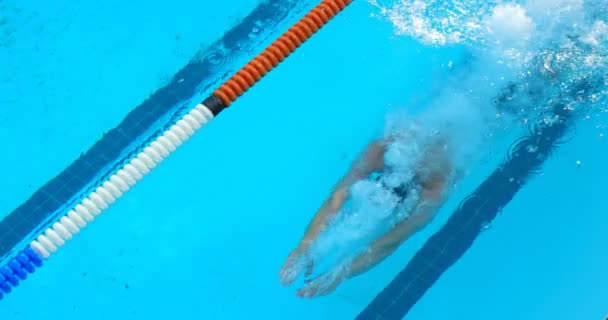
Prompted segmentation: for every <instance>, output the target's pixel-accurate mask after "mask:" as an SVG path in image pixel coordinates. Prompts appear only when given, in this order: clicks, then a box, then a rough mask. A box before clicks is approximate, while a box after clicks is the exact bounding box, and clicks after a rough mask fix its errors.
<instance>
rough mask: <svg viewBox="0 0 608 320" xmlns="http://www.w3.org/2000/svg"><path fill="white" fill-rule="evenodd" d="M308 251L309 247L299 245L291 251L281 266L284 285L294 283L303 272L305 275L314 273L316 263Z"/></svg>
mask: <svg viewBox="0 0 608 320" xmlns="http://www.w3.org/2000/svg"><path fill="white" fill-rule="evenodd" d="M307 251H308V250H307V249H304V248H302V247H298V248H297V249H296V250H294V251H293V252H291V254H290V255H289V257H288V258H287V261H285V264H284V265H283V268H281V272H279V274H280V275H281V283H283V285H285V286H288V285H290V284H292V283H293V282H294V281H295V280H296V279H297V278H298V277H299V276H300V275H301V274H302V273H304V276H309V275H311V274H312V272H313V267H314V263H313V261H312V259H311V258H310V256H309V255H308V252H307Z"/></svg>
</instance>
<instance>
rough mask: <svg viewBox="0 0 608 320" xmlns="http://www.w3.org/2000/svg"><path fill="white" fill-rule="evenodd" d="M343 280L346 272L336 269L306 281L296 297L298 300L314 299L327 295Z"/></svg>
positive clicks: (342, 269)
mask: <svg viewBox="0 0 608 320" xmlns="http://www.w3.org/2000/svg"><path fill="white" fill-rule="evenodd" d="M345 278H346V270H345V269H344V268H338V269H337V270H335V271H332V272H329V273H326V274H322V275H320V276H318V277H316V278H314V279H311V280H307V281H306V285H305V286H304V287H303V288H302V289H300V290H298V292H297V293H296V295H297V296H298V297H300V298H316V297H320V296H324V295H328V294H330V293H332V292H334V290H336V288H337V287H338V286H339V285H340V283H342V281H344V279H345Z"/></svg>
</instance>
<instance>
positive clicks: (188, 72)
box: [0, 0, 298, 260]
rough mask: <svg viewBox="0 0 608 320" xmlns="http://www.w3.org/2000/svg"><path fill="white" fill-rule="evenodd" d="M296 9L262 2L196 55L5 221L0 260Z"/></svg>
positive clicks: (0, 228)
mask: <svg viewBox="0 0 608 320" xmlns="http://www.w3.org/2000/svg"><path fill="white" fill-rule="evenodd" d="M296 5H298V1H297V0H276V1H263V2H262V3H261V4H259V5H258V6H257V7H256V8H255V9H254V10H253V11H252V12H251V13H250V14H249V15H248V16H246V17H245V18H244V19H243V20H242V21H241V22H240V23H239V24H238V25H236V26H234V27H233V28H232V29H230V30H229V31H228V32H226V33H225V34H224V36H223V37H222V38H221V39H220V40H218V41H216V42H215V43H214V44H212V45H211V47H209V48H208V49H206V51H204V52H200V53H199V54H197V55H196V57H194V58H193V59H192V60H191V61H190V62H189V63H188V64H187V65H186V66H185V67H184V68H182V69H181V70H180V71H179V72H177V74H175V76H174V77H173V79H172V81H171V83H169V84H168V85H167V86H165V87H163V88H160V89H159V90H157V91H156V92H155V93H154V94H153V95H151V96H150V97H149V98H148V99H147V100H145V101H144V102H143V103H142V104H140V105H139V106H137V107H136V108H134V109H133V111H131V112H130V113H129V114H128V115H127V116H126V118H125V119H124V120H123V121H122V123H120V125H118V126H117V127H116V128H114V129H112V130H110V131H109V132H107V133H106V134H105V135H104V136H103V137H102V138H101V139H100V140H99V141H97V143H95V145H93V147H91V148H90V149H89V150H88V151H87V152H86V153H84V154H83V155H82V156H81V157H80V158H79V159H77V160H76V161H74V162H73V163H72V164H71V165H70V166H69V167H68V168H67V169H65V170H64V171H63V172H61V173H60V174H59V175H58V176H56V177H55V178H53V179H52V180H51V181H49V182H48V183H47V184H46V185H44V186H43V187H42V188H40V189H39V190H37V191H36V192H35V193H34V194H33V195H32V196H31V197H30V198H29V199H28V200H27V201H25V202H24V203H23V204H22V205H20V206H19V207H18V208H17V209H15V210H14V211H13V212H11V213H10V214H9V215H8V216H6V217H5V218H4V219H3V220H2V221H0V260H1V258H5V257H6V256H7V255H8V254H9V253H10V252H11V250H13V248H14V247H15V246H16V245H17V244H19V243H20V242H21V241H24V240H25V239H27V237H28V236H29V235H30V234H31V233H32V232H36V231H38V230H39V229H41V228H42V227H44V225H45V224H46V223H47V222H48V221H49V220H50V219H54V218H55V216H56V215H57V214H59V213H61V212H60V210H61V209H63V208H64V206H66V205H71V204H72V203H73V202H75V201H76V200H78V199H79V198H80V197H81V195H82V194H83V193H84V192H85V191H86V190H87V189H88V188H91V186H92V185H93V184H94V183H95V182H96V181H99V179H100V178H101V177H103V176H105V175H107V174H108V173H110V172H111V169H112V166H113V165H114V166H115V165H116V163H117V161H120V160H121V155H124V153H125V152H127V151H130V150H128V149H129V148H130V147H131V145H132V144H133V143H134V141H138V140H140V139H141V137H142V136H144V135H146V134H150V133H149V132H150V130H152V129H154V126H155V125H156V124H157V123H158V121H159V119H163V118H166V117H171V116H172V115H174V114H175V113H176V112H177V111H178V109H179V107H180V106H179V104H180V103H184V102H186V101H187V100H188V99H190V98H191V97H192V96H194V94H195V93H196V90H198V89H200V88H203V90H207V89H209V88H210V87H211V86H212V85H215V83H216V82H217V81H218V80H219V79H220V78H221V77H222V76H226V75H223V74H221V73H222V72H226V70H224V69H225V68H224V64H225V63H226V62H228V61H231V60H234V59H237V58H238V57H239V56H241V55H242V54H243V50H242V49H243V48H252V47H254V46H255V44H256V40H257V39H259V38H260V37H259V35H260V34H262V33H265V32H267V30H272V28H274V27H275V26H276V25H277V24H278V23H279V22H280V21H281V20H283V19H285V18H286V17H287V16H288V14H289V11H290V10H292V9H293V8H294V7H295V6H296ZM260 26H263V28H260ZM256 35H258V37H256ZM245 52H247V51H245ZM75 177H77V179H76V178H75Z"/></svg>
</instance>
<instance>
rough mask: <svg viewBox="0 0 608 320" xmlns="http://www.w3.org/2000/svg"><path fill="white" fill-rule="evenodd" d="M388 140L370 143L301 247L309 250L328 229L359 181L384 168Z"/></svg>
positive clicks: (310, 227) (323, 208)
mask: <svg viewBox="0 0 608 320" xmlns="http://www.w3.org/2000/svg"><path fill="white" fill-rule="evenodd" d="M386 142H387V141H386V140H376V141H374V142H372V143H370V144H369V145H368V147H367V149H366V150H365V151H364V152H363V154H362V155H361V156H360V157H359V158H358V159H357V160H356V161H355V163H354V164H353V165H352V167H351V168H350V170H349V172H348V173H347V174H346V175H344V177H343V178H342V179H341V180H340V181H339V182H338V184H337V185H336V186H335V188H334V191H333V192H332V193H331V195H330V196H329V197H328V198H327V199H326V200H325V202H324V203H323V205H322V206H321V208H320V209H319V210H318V211H317V214H316V215H315V217H314V218H313V219H312V221H311V222H310V224H309V225H308V228H307V229H306V233H305V234H304V237H303V239H302V241H301V242H300V246H301V247H302V249H307V248H308V247H309V246H310V245H311V244H312V243H313V242H314V241H315V240H316V239H317V237H318V236H319V235H320V234H321V232H323V230H324V229H325V228H326V227H327V225H328V224H329V222H330V221H331V218H333V217H334V216H335V215H336V214H337V213H338V211H339V210H340V208H341V207H342V205H343V204H344V201H345V200H346V198H347V197H348V189H349V188H350V187H351V186H352V185H353V184H354V183H356V182H357V181H359V180H362V179H365V178H366V177H367V176H369V175H370V174H371V173H373V172H374V171H379V170H382V169H383V168H384V153H385V152H386Z"/></svg>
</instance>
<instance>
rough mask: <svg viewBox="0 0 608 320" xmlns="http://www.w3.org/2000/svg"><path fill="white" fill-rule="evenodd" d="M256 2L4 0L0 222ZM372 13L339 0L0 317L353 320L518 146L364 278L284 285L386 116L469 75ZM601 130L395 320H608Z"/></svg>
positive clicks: (584, 135)
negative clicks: (317, 290)
mask: <svg viewBox="0 0 608 320" xmlns="http://www.w3.org/2000/svg"><path fill="white" fill-rule="evenodd" d="M257 4H258V3H257V2H255V1H246V2H242V1H238V2H237V1H232V2H231V1H226V2H222V4H211V3H207V4H194V3H191V2H188V1H184V2H177V3H175V2H172V3H160V2H159V3H149V2H146V3H144V2H140V3H137V2H132V4H130V5H129V6H126V5H124V4H119V3H118V2H117V3H115V4H112V3H108V2H106V3H105V4H104V5H100V4H94V3H93V2H89V1H81V2H77V3H74V2H69V3H68V2H65V3H64V4H62V5H60V4H58V3H55V4H53V5H52V6H51V5H47V6H43V5H42V4H32V5H31V7H30V8H25V7H22V6H21V5H20V6H21V7H18V6H17V5H15V4H11V3H10V2H6V1H5V2H3V3H0V6H2V7H1V8H2V13H3V14H4V16H5V17H8V19H6V20H5V21H6V22H5V24H4V25H2V26H0V28H3V29H0V32H4V34H3V37H4V38H3V39H4V41H5V42H4V43H5V45H4V46H2V47H0V55H4V56H5V57H6V60H4V59H3V60H4V61H11V63H6V64H4V65H3V67H2V68H3V69H2V77H3V78H4V79H3V82H2V84H1V85H2V87H1V88H2V89H0V90H1V91H0V92H2V95H3V96H2V98H0V103H2V105H3V106H6V109H5V108H4V107H3V110H7V111H6V113H5V114H4V115H3V116H0V117H1V118H0V122H2V123H4V124H2V126H1V128H0V130H2V131H0V132H1V133H2V134H3V136H5V137H11V138H10V139H6V143H7V144H6V146H5V150H7V156H5V157H3V158H2V161H3V162H2V166H0V167H1V168H3V169H0V170H3V171H2V173H3V177H4V179H3V182H2V184H1V185H0V186H1V187H2V190H3V191H5V198H4V199H6V201H4V200H3V201H2V202H1V204H0V209H2V211H0V215H2V214H5V213H8V212H10V211H11V210H12V209H13V208H15V207H16V206H18V205H19V204H20V203H22V202H23V201H25V200H26V199H27V198H28V197H29V196H30V195H31V193H32V192H33V191H34V190H35V189H37V188H38V187H40V186H41V185H43V184H44V183H45V182H46V181H47V180H49V179H50V178H52V177H53V176H55V175H56V174H57V173H58V172H60V171H61V170H62V169H63V168H65V167H66V166H67V165H68V164H69V163H70V162H71V161H73V160H74V159H75V158H76V157H77V156H78V155H79V154H80V153H81V152H84V151H86V149H87V148H88V147H89V146H90V145H92V143H94V141H96V140H97V139H98V138H99V137H100V136H101V134H102V133H103V132H105V131H107V130H109V129H111V128H113V127H114V126H116V125H117V124H118V123H119V122H120V121H121V120H122V119H123V118H124V116H125V115H126V114H127V113H129V112H130V111H131V109H132V108H133V107H134V106H136V105H138V104H139V103H140V102H141V100H142V99H145V98H146V97H147V95H149V94H150V93H152V92H153V91H154V90H155V89H156V88H158V87H160V86H162V85H163V84H164V83H166V81H167V80H166V79H167V77H170V76H171V75H172V74H173V73H175V72H176V71H177V70H179V68H181V67H182V66H183V65H184V64H186V63H187V62H188V61H189V60H190V59H191V57H192V56H193V55H195V53H196V52H197V51H198V50H199V49H201V47H204V45H205V44H206V43H210V42H212V41H214V40H215V39H216V38H218V37H220V36H221V35H222V33H223V31H224V30H226V29H227V28H229V27H230V26H231V25H233V24H235V23H238V20H239V19H240V17H243V16H245V15H246V14H247V13H248V12H249V11H250V10H252V8H253V7H255V6H256V5H257ZM314 4H315V3H314V2H310V3H303V6H305V7H306V6H307V7H308V8H309V7H310V6H311V5H314ZM17 8H20V9H21V10H20V11H19V10H17ZM371 13H377V11H376V9H375V8H374V7H372V6H369V4H368V3H367V2H364V1H355V3H354V4H353V5H352V6H351V7H350V8H348V10H347V11H345V12H344V13H343V14H342V15H340V16H338V17H337V18H336V19H335V21H332V22H331V23H330V24H329V25H328V26H327V27H326V28H325V29H323V30H322V32H320V33H319V34H318V35H316V36H315V37H314V38H313V39H312V40H311V41H310V42H308V43H307V44H306V45H304V46H303V47H302V48H301V49H300V50H299V51H297V52H296V53H295V54H294V55H293V56H292V57H290V58H289V59H288V61H286V62H285V63H284V64H283V65H281V67H279V68H278V69H276V70H275V71H273V72H272V73H270V74H269V75H268V76H267V77H266V78H265V79H264V80H263V81H262V82H260V84H259V85H258V86H256V87H255V88H254V89H252V90H251V91H250V92H248V93H247V94H246V95H244V96H243V97H242V99H241V100H239V101H238V103H235V104H234V105H233V106H232V107H231V108H230V109H228V110H227V111H226V112H225V113H222V115H221V116H220V117H218V119H217V120H216V121H215V122H214V123H212V124H211V125H210V126H209V127H207V128H206V129H204V130H203V132H201V133H199V134H197V135H196V136H195V137H194V138H193V139H192V140H191V141H190V142H188V143H187V144H186V145H184V146H183V147H182V148H180V149H179V150H178V152H176V153H175V154H174V155H173V156H172V157H169V158H168V159H167V160H166V161H165V162H164V163H163V164H162V165H161V166H160V167H159V168H158V169H157V170H155V171H154V173H153V174H151V175H150V176H149V177H148V178H146V179H144V181H142V183H140V184H139V185H138V187H137V188H135V189H134V190H132V191H131V192H130V193H129V194H128V195H127V196H125V197H124V198H123V199H121V200H120V201H118V202H117V203H116V205H115V206H114V207H113V208H112V209H111V210H110V211H109V212H108V214H106V215H104V216H103V217H101V218H99V219H98V220H97V221H96V222H95V223H94V224H92V225H91V226H90V227H87V228H86V229H85V232H83V233H82V235H80V236H78V239H77V240H76V241H73V242H72V243H70V244H69V245H68V246H67V247H66V248H65V249H64V250H63V252H62V253H60V254H58V255H57V256H56V257H54V258H53V259H52V260H50V261H49V262H48V263H47V265H46V266H45V267H44V268H43V269H41V270H40V271H39V272H37V273H36V274H35V275H34V276H32V277H31V279H29V280H28V281H25V282H24V284H22V285H21V286H20V287H19V288H18V289H17V290H16V291H15V292H14V293H12V294H11V295H10V296H8V297H7V298H5V300H3V301H2V303H0V314H1V315H2V316H3V319H4V318H6V319H32V318H34V317H38V318H42V319H54V318H59V317H63V318H71V317H73V318H85V319H102V318H107V317H115V318H118V319H155V318H164V317H183V318H187V319H190V318H210V319H242V318H258V317H259V318H265V319H285V318H288V319H308V318H311V317H312V318H320V319H352V318H354V317H355V316H356V315H357V314H358V313H359V312H360V311H361V310H362V309H363V308H364V307H365V306H366V305H367V304H368V303H369V302H370V301H371V300H372V299H373V298H374V297H375V295H376V294H377V293H378V292H380V290H382V288H384V286H385V285H386V284H388V283H389V281H390V280H391V279H392V278H393V277H394V276H395V275H396V274H397V273H398V272H399V271H400V270H401V269H402V268H403V267H404V266H405V265H406V264H407V262H408V261H409V259H410V258H411V257H412V256H413V255H414V254H415V252H416V251H417V250H418V249H419V248H420V247H421V246H422V245H423V244H424V242H425V241H426V239H427V238H428V237H429V236H431V235H432V234H433V233H434V232H436V231H437V230H438V229H440V228H441V227H442V225H443V224H444V223H445V221H446V220H447V218H448V217H449V214H450V213H451V212H452V210H453V209H454V208H455V207H456V206H458V204H459V203H460V201H461V200H462V198H463V197H465V196H466V195H467V194H468V193H469V192H470V191H471V190H473V189H474V188H475V187H476V186H477V184H479V182H480V181H482V180H483V179H484V178H485V176H486V175H487V174H488V173H489V172H491V171H492V170H493V169H494V168H495V166H496V164H497V163H498V162H499V161H501V160H502V157H503V155H504V154H505V153H506V149H507V147H508V145H509V144H510V142H511V141H512V138H514V136H517V135H519V133H520V132H519V131H517V130H513V131H509V133H507V134H505V137H504V139H502V140H500V141H497V142H496V144H495V145H494V147H493V148H492V150H491V151H492V154H490V155H489V157H488V160H487V161H486V162H484V163H482V164H481V165H479V166H476V167H475V169H474V170H473V171H472V173H471V175H470V176H468V177H467V178H466V179H465V180H464V181H463V183H462V185H461V186H460V187H459V188H458V189H457V190H456V192H455V194H454V195H453V196H452V197H451V198H450V200H449V201H448V203H447V204H446V205H445V208H444V210H442V212H441V213H440V215H439V217H438V218H437V219H436V220H435V221H434V222H433V223H432V224H431V225H430V226H429V227H427V228H426V229H425V230H423V231H422V232H420V233H419V234H417V235H416V236H415V237H414V238H412V239H411V240H409V241H408V242H406V243H405V244H404V245H402V246H401V248H400V249H399V250H398V252H396V253H395V254H394V255H393V256H391V257H390V258H389V259H387V260H386V261H384V262H383V263H382V264H381V265H379V266H378V267H377V268H375V269H374V270H372V271H370V272H369V273H367V274H365V275H363V276H360V277H357V278H355V279H353V280H351V281H348V282H346V283H344V284H343V285H342V286H341V287H340V288H339V289H338V291H337V292H336V293H334V294H333V295H331V296H329V297H325V298H322V299H318V300H312V301H308V300H301V299H298V298H296V297H295V295H294V293H295V288H284V287H282V286H281V285H280V283H279V281H278V271H279V269H280V267H281V265H282V263H283V261H284V259H285V258H286V256H287V254H288V252H289V251H290V250H291V249H292V248H293V246H294V245H295V244H296V241H298V239H299V237H300V236H301V234H302V232H303V230H304V227H305V225H306V224H307V223H308V221H309V220H310V218H311V217H312V215H313V214H314V212H315V210H316V209H317V207H318V206H319V204H320V203H321V201H323V200H324V199H325V197H326V195H327V192H329V190H330V188H331V187H332V186H333V184H334V183H335V181H336V180H337V179H338V178H339V177H340V176H341V175H342V174H343V173H344V171H345V170H346V169H347V167H348V165H349V164H350V162H351V161H352V160H353V159H354V157H355V156H356V155H357V153H358V152H359V150H360V149H361V148H362V147H363V146H364V145H365V144H366V143H367V142H368V141H369V140H370V139H372V138H374V137H376V136H378V135H379V134H381V133H382V130H383V127H384V125H385V120H386V117H387V114H390V113H391V112H392V111H395V110H399V109H406V110H410V111H413V110H418V109H420V108H423V107H424V105H425V104H424V103H425V102H427V101H432V100H433V98H434V97H435V94H434V93H435V92H436V91H437V90H439V89H438V88H442V87H445V86H446V85H449V82H448V78H447V76H448V75H450V74H451V73H452V72H453V71H452V70H453V68H452V67H450V66H451V65H452V64H454V65H456V67H462V66H464V65H465V61H466V60H465V59H466V50H465V48H463V47H462V46H459V45H451V46H442V47H434V46H429V45H425V44H422V43H420V42H419V41H416V39H412V38H410V37H406V36H397V35H396V34H395V29H394V27H393V25H392V24H391V23H389V22H388V21H386V20H383V19H377V18H376V17H370V14H371ZM0 19H2V17H1V16H0ZM19 19H21V20H19ZM291 19H292V21H293V18H291ZM288 20H289V19H288ZM161 22H162V23H161ZM87 28H88V29H87ZM102 32H103V33H102ZM9 33H10V35H11V36H8V35H9ZM36 44H38V49H36ZM36 50H38V51H36ZM253 51H257V50H253ZM11 59H12V60H11ZM481 84H482V82H480V85H481ZM5 97H6V98H5ZM7 101H8V102H7ZM195 101H196V100H195ZM30 112H31V113H30ZM2 118H4V119H2ZM601 119H602V118H601V117H599V116H598V117H594V118H593V119H587V120H583V121H581V122H579V123H578V124H577V126H576V128H577V130H576V133H575V134H574V135H573V138H571V139H570V140H569V141H568V142H567V143H564V144H563V145H561V146H560V147H559V149H558V150H557V151H556V153H555V154H554V156H553V157H551V158H550V159H549V160H548V161H547V162H546V163H545V165H544V166H543V168H542V170H541V172H539V173H538V174H537V175H536V177H535V178H534V179H532V180H531V181H530V182H529V183H528V184H527V185H526V186H525V187H524V188H523V189H522V191H521V192H519V193H518V195H517V196H516V197H515V199H514V200H513V201H512V202H511V203H510V204H509V206H508V207H506V208H505V209H504V210H503V211H502V212H501V213H500V215H499V217H498V218H497V219H496V220H495V221H494V222H493V223H492V224H491V225H489V227H488V229H487V230H486V231H484V232H483V233H482V235H481V237H480V238H479V239H478V241H476V242H475V245H474V246H473V247H472V248H471V249H470V250H469V251H468V252H467V254H466V255H465V256H464V257H463V258H462V259H460V261H459V262H458V263H457V264H456V265H455V266H454V267H452V268H450V269H449V270H448V271H447V272H446V273H445V274H444V275H443V276H442V277H441V279H440V281H439V282H438V283H437V284H436V285H434V286H433V287H432V288H431V290H429V291H428V292H427V294H426V295H425V296H424V297H423V298H422V299H421V300H420V301H419V303H417V304H416V306H415V307H414V308H413V309H412V310H411V312H410V313H409V314H408V316H407V317H406V318H407V319H440V318H446V317H451V318H454V317H455V318H468V319H486V318H488V317H492V318H494V319H512V318H518V317H519V318H522V319H539V318H542V319H545V318H549V317H551V318H553V319H571V318H573V317H577V318H580V319H586V318H591V319H597V318H601V317H602V316H604V315H605V313H606V312H607V311H606V301H605V288H608V276H607V275H606V274H605V272H603V270H604V269H605V268H603V266H604V265H605V264H606V262H607V259H608V258H606V256H605V255H604V254H603V253H602V248H603V247H604V246H603V243H605V241H606V240H608V239H607V236H606V235H605V232H603V230H605V228H606V226H607V225H608V218H606V217H605V215H603V213H604V211H605V210H606V203H605V199H604V198H605V197H604V195H605V192H604V188H603V181H604V180H605V178H606V177H608V171H607V170H606V167H605V163H606V160H607V159H608V149H606V143H607V142H606V141H605V139H604V138H603V137H602V136H601V134H602V132H603V131H602V129H603V127H602V120H601ZM598 126H599V127H598ZM298 284H299V283H298ZM32 304H34V305H35V307H32Z"/></svg>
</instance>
